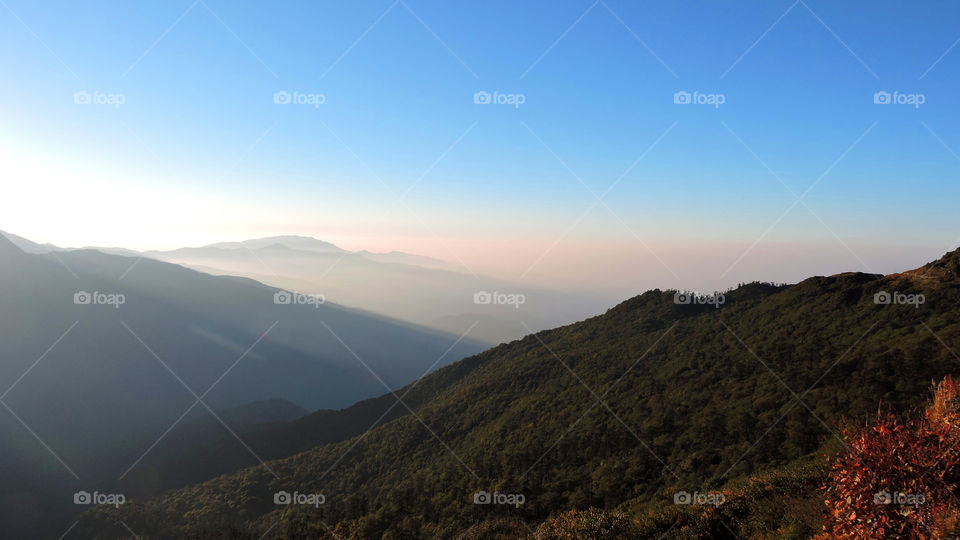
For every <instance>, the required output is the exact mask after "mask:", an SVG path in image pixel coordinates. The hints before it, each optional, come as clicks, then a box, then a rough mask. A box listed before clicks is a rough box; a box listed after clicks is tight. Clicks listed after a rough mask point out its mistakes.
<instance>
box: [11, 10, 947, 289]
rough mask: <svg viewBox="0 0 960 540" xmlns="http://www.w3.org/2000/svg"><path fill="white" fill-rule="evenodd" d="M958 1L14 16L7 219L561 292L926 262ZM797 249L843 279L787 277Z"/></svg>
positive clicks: (941, 179)
mask: <svg viewBox="0 0 960 540" xmlns="http://www.w3.org/2000/svg"><path fill="white" fill-rule="evenodd" d="M958 12H960V8H958V7H957V6H956V4H955V3H950V2H926V3H923V5H910V6H904V5H903V4H902V3H894V2H869V3H868V2H860V3H852V2H844V3H836V2H823V1H806V2H805V3H801V2H797V3H793V2H790V1H785V2H741V3H719V2H718V3H710V4H706V3H703V2H692V1H691V2H660V3H638V2H626V1H617V0H605V2H597V3H593V2H592V1H576V2H574V1H569V2H522V3H518V2H483V3H475V2H424V1H421V0H404V2H397V3H394V2H393V1H392V0H387V1H369V2H269V3H267V2H244V3H236V2H226V1H221V0H204V1H203V2H197V3H194V2H193V1H192V0H185V1H182V2H179V1H171V2H156V3H145V2H27V1H20V0H4V5H0V71H2V73H3V80H4V84H3V85H2V86H0V143H2V145H3V146H4V147H5V149H6V151H7V153H6V155H5V156H3V157H4V160H5V161H6V162H7V164H6V165H2V164H0V175H3V176H5V177H6V178H5V183H7V184H10V185H12V186H14V188H13V190H12V191H13V193H14V194H16V195H19V196H20V197H16V198H14V197H11V198H8V199H7V202H6V204H5V205H4V206H3V208H2V210H3V215H5V216H7V217H8V219H9V220H10V221H9V222H7V223H3V224H0V228H3V229H6V230H9V231H11V232H15V233H18V234H22V235H24V236H28V237H33V238H35V239H37V240H40V241H53V242H57V243H62V244H68V245H85V244H98V245H102V244H112V245H124V246H128V247H134V248H152V247H173V246H177V245H183V244H201V243H206V242H208V241H215V240H228V239H240V238H245V237H250V236H264V235H268V234H283V233H291V234H310V235H313V236H318V237H322V238H326V239H330V240H334V241H337V242H340V243H342V244H344V245H346V246H347V247H351V248H356V249H363V248H371V249H405V250H408V251H419V252H427V253H428V254H431V255H435V256H440V257H444V258H446V259H460V260H462V261H463V262H464V264H467V265H475V266H477V267H479V268H480V269H481V270H483V271H489V272H492V273H499V274H503V275H514V276H519V275H527V274H530V275H533V276H535V277H536V276H539V278H541V279H542V280H544V281H545V282H556V283H561V282H564V280H567V281H570V282H574V281H575V282H577V283H580V284H584V283H586V284H589V282H590V280H591V279H596V278H595V277H590V271H589V265H584V264H583V261H582V260H577V259H576V258H577V257H580V258H581V259H582V258H584V257H587V258H590V259H592V260H595V261H596V260H599V259H595V257H609V258H608V259H607V261H608V262H609V264H607V265H604V266H609V267H616V268H618V269H619V271H621V273H622V275H618V277H617V278H616V279H614V281H615V282H616V283H617V284H618V285H617V287H621V288H624V289H626V288H635V287H642V286H677V285H678V283H677V278H678V276H679V277H680V281H683V282H685V283H686V282H695V284H704V285H706V284H710V285H714V284H721V285H722V284H724V283H726V282H729V281H730V280H731V279H734V278H737V279H748V278H764V277H765V278H769V279H783V280H789V279H791V278H795V277H797V278H799V277H802V276H800V275H799V274H798V273H799V272H808V273H809V272H816V273H829V272H833V271H840V270H868V269H869V270H874V271H881V272H882V271H893V270H898V269H903V265H909V264H911V263H914V262H915V263H918V264H919V263H922V262H925V261H926V260H929V259H932V258H934V257H937V256H939V255H940V254H942V252H944V251H946V250H947V249H949V248H951V247H955V246H956V242H957V241H958V240H960V228H958V227H957V221H958V213H957V212H956V201H957V200H958V191H960V184H958V181H957V179H958V173H960V158H958V157H957V155H955V154H954V153H955V152H960V126H958V125H957V123H956V121H955V119H956V118H957V112H958V99H957V97H956V88H957V76H956V73H957V69H958V68H960V50H951V47H952V46H953V45H955V44H956V42H957V40H958V39H960V26H958V25H956V24H955V21H957V20H960V19H958V15H960V13H958ZM958 49H960V47H958ZM945 53H946V54H945ZM78 91H86V92H90V93H91V94H94V95H97V93H99V94H103V95H109V94H113V95H120V96H122V99H123V103H122V105H120V106H119V107H112V106H109V105H87V106H78V105H76V104H75V103H74V93H75V92H78ZM277 91H287V92H290V93H294V92H297V93H301V94H322V95H323V100H324V101H323V104H322V105H319V106H317V107H312V106H309V105H277V104H275V103H274V99H273V96H274V93H275V92H277ZM478 91H487V92H490V93H494V92H498V93H500V94H520V95H522V96H523V101H524V102H523V104H522V105H520V106H519V107H514V106H510V105H498V104H490V105H477V104H475V103H474V94H475V93H476V92H478ZM677 91H688V92H690V93H693V92H698V93H699V94H721V95H722V96H723V100H724V102H723V104H722V105H720V106H719V107H713V106H710V105H696V104H690V105H677V104H675V103H674V93H675V92H677ZM878 91H888V92H890V93H891V94H893V93H894V92H897V93H898V94H897V95H902V94H906V95H914V94H921V95H922V99H923V101H924V102H923V104H922V105H920V106H919V107H915V106H912V105H909V104H889V105H877V104H875V103H874V93H875V92H878ZM904 99H907V98H904ZM651 146H652V148H651ZM641 156H643V158H642V159H641V160H640V161H637V160H638V158H640V157H641ZM631 165H633V167H632V168H631ZM38 170H43V171H45V172H43V173H39V172H37V171H38ZM628 170H629V172H627V171H628ZM625 172H627V174H625V175H624V173H625ZM825 172H826V173H827V174H826V175H824V173H825ZM425 173H426V174H425ZM618 179H619V180H618ZM818 180H819V181H818ZM614 182H616V185H615V187H614V188H613V189H612V190H610V191H609V193H607V195H606V196H605V197H604V200H603V202H602V203H598V201H597V199H596V198H595V197H594V195H593V193H595V194H597V195H600V194H601V193H604V192H605V191H607V189H608V188H609V187H610V186H611V185H612V184H614ZM411 185H413V187H412V188H410V190H409V192H408V193H407V194H406V196H405V197H404V198H403V200H402V202H401V203H395V199H396V196H397V195H399V194H401V193H403V192H404V191H405V190H407V189H408V187H409V186H411ZM811 186H814V187H813V189H811V190H810V192H809V193H808V194H807V195H806V196H805V198H804V203H799V204H797V205H795V206H793V208H792V210H790V212H789V213H786V212H787V210H788V209H790V208H791V205H793V203H794V202H795V201H796V199H795V197H794V196H793V195H792V194H791V192H790V191H791V190H792V191H793V192H794V193H796V194H797V195H799V194H801V193H803V192H805V191H806V190H807V189H808V188H810V187H811ZM87 188H89V189H87ZM591 192H592V193H591ZM51 200H56V202H55V203H54V204H50V203H51ZM14 201H16V202H14ZM595 203H596V206H594V207H593V209H592V210H590V211H589V213H587V214H586V215H585V217H582V218H581V216H584V213H585V212H586V211H587V210H588V208H590V207H591V206H592V205H594V204H595ZM100 206H104V207H107V208H109V209H110V210H109V211H106V212H103V213H101V214H99V215H96V216H94V215H92V214H91V212H89V211H86V210H84V208H97V207H100ZM78 207H79V208H78ZM785 213H786V215H784V214H785ZM118 221H120V222H122V223H123V224H124V226H122V227H118V226H117V222H118ZM758 239H760V240H759V243H758V244H756V246H757V247H753V248H751V246H754V245H755V244H754V243H755V242H757V241H758ZM788 246H793V247H788ZM796 246H803V249H808V250H811V251H810V254H811V255H810V256H809V257H804V260H805V261H808V262H809V261H815V262H809V264H807V265H805V266H796V265H790V266H789V267H786V268H780V267H778V266H777V260H778V258H779V257H781V256H782V253H783V250H787V251H790V252H792V253H796ZM765 248H769V250H768V251H765ZM778 249H779V250H780V251H778ZM591 250H593V251H591ZM697 250H701V251H700V252H702V253H707V252H709V254H710V255H709V257H710V258H711V259H712V260H715V261H716V265H715V266H716V268H713V267H711V268H710V270H709V271H704V272H706V273H705V274H700V273H698V271H697V268H701V267H702V266H703V264H702V261H698V260H697V256H696V253H697ZM748 250H749V252H748V253H747V255H746V256H745V257H743V258H742V259H741V258H740V257H741V255H742V254H743V253H744V252H747V251H748ZM651 251H652V252H653V253H651ZM891 251H892V252H896V253H900V254H902V255H901V256H896V253H894V254H891ZM497 253H503V254H505V256H503V257H498V256H497ZM765 258H766V259H765ZM657 259H661V260H657ZM734 261H740V262H737V267H738V268H737V270H736V271H734V272H727V273H725V274H724V275H723V277H722V278H721V277H719V274H720V273H721V272H720V271H721V270H724V269H729V267H730V265H731V264H732V263H734ZM531 265H534V266H537V269H536V271H534V272H530V267H531ZM581 266H582V267H584V268H585V269H580V268H581ZM581 274H582V275H581ZM638 274H643V275H644V276H645V278H644V279H635V278H634V277H631V276H636V275H638ZM771 274H775V275H771Z"/></svg>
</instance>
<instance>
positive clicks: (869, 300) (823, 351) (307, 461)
mask: <svg viewBox="0 0 960 540" xmlns="http://www.w3.org/2000/svg"><path fill="white" fill-rule="evenodd" d="M958 270H960V253H956V252H955V253H952V254H949V255H948V256H947V257H945V258H944V259H941V260H940V261H938V262H937V263H936V264H935V265H933V266H930V267H929V268H926V269H922V270H921V271H920V272H914V273H907V274H901V275H896V276H888V277H886V278H883V279H878V276H871V275H866V274H844V275H838V276H833V277H827V278H822V277H820V278H811V279H808V280H806V281H804V282H802V283H799V284H797V285H794V286H791V287H787V288H782V289H781V288H777V287H772V286H764V285H756V284H755V285H748V286H745V287H742V288H740V289H738V290H737V291H735V292H733V293H730V294H728V295H727V304H726V305H725V306H724V307H723V308H721V309H718V310H715V309H712V308H707V307H705V308H699V307H695V306H677V305H674V303H673V301H672V300H673V295H672V293H671V292H660V291H651V292H648V293H645V294H643V295H641V296H639V297H636V298H633V299H631V300H629V301H627V302H624V303H623V304H621V305H619V306H617V307H616V308H614V309H611V310H610V311H608V312H607V313H606V314H604V315H602V316H599V317H595V318H593V319H590V320H587V321H584V322H581V323H577V324H574V325H570V326H567V327H563V328H558V329H555V330H550V331H545V332H541V333H539V334H537V335H536V336H528V337H526V338H524V339H523V340H521V341H517V342H514V343H511V344H507V345H503V346H500V347H496V348H494V349H492V350H490V351H487V352H485V353H483V354H481V355H478V356H476V357H473V358H471V359H468V360H465V361H464V362H463V363H462V365H461V364H457V365H454V366H451V367H449V368H447V369H446V370H441V371H440V372H438V373H437V374H435V375H432V376H431V377H435V378H437V380H439V378H442V377H447V378H448V382H447V384H445V385H438V386H437V393H436V397H434V398H433V399H431V400H429V401H427V402H425V403H424V404H423V405H422V406H421V407H419V408H418V409H417V416H418V417H414V416H411V415H407V416H404V417H401V418H397V419H395V420H393V421H391V422H389V423H387V424H385V425H382V426H380V427H378V428H376V429H375V430H373V431H371V432H370V433H369V434H367V435H366V436H364V437H361V438H355V439H351V440H347V441H344V442H341V443H337V444H330V445H326V446H321V447H317V448H314V449H312V450H310V451H307V452H304V453H301V454H298V455H296V456H292V457H289V458H286V459H282V460H278V461H273V462H271V463H270V464H269V465H270V468H271V469H272V470H273V471H275V472H276V473H277V475H278V476H279V479H277V478H275V477H274V476H273V475H272V474H271V473H270V472H268V471H267V470H266V468H264V467H262V466H260V467H254V468H250V469H245V470H242V471H239V472H237V473H235V474H231V475H226V476H222V477H219V478H217V479H214V480H211V481H208V482H206V483H204V484H200V485H195V486H190V487H187V488H184V489H181V490H178V491H174V492H171V493H169V494H166V495H164V496H162V497H159V498H156V499H153V500H150V501H147V502H145V503H134V504H128V505H126V506H124V507H123V508H121V509H120V510H119V511H116V510H107V509H102V508H99V509H95V510H94V511H92V512H90V513H88V514H87V515H86V516H85V517H84V519H83V520H81V523H80V524H79V525H78V527H77V530H78V532H80V533H82V534H81V535H84V534H85V535H87V536H97V535H98V534H102V535H104V536H105V537H112V536H113V532H111V529H110V527H112V526H113V523H115V521H116V519H118V518H121V519H123V520H124V522H125V523H127V524H128V525H129V526H130V527H131V528H132V529H133V530H134V531H136V532H137V533H138V534H140V535H143V536H146V537H184V536H189V535H191V534H194V535H197V536H198V537H199V536H209V535H212V534H214V532H216V533H218V534H222V535H223V537H232V538H248V537H249V538H257V537H259V536H260V535H261V534H263V533H265V532H267V531H269V533H268V537H273V536H277V537H303V536H319V535H321V534H324V532H325V531H327V527H330V528H338V532H339V533H348V532H349V533H352V534H354V535H356V536H359V537H377V538H379V537H381V536H383V537H387V538H411V537H452V536H455V535H456V534H458V533H460V532H462V531H464V530H466V529H468V528H469V527H471V526H473V525H475V524H476V523H479V522H495V520H497V519H500V518H503V519H507V520H510V519H517V518H519V519H523V520H525V521H527V522H528V523H530V527H531V529H532V528H533V526H534V524H535V523H536V522H539V521H542V520H543V519H546V518H548V517H549V516H551V515H555V514H557V513H558V512H560V511H563V510H566V509H571V508H588V507H591V506H593V507H601V508H603V507H606V508H613V507H616V506H618V505H621V504H623V503H626V502H629V501H633V506H636V504H637V503H636V501H648V502H649V503H650V504H652V505H658V504H662V503H664V502H665V499H666V497H667V494H669V493H672V491H673V490H676V489H686V490H687V491H693V490H697V489H700V490H703V489H707V488H712V487H719V486H722V485H725V484H727V483H728V482H730V481H732V480H733V481H736V480H743V479H745V478H747V477H749V476H751V475H754V474H755V473H757V471H759V470H761V469H764V468H771V467H780V466H786V465H788V464H790V463H791V462H793V461H795V460H797V459H798V458H802V457H804V456H808V455H809V454H810V453H811V452H815V451H816V450H817V449H818V448H820V447H821V446H822V445H823V444H824V443H825V441H826V440H827V439H829V438H831V437H832V434H831V429H832V427H833V426H834V425H835V423H836V422H838V421H839V420H840V419H841V417H842V416H846V417H848V418H862V417H863V416H864V415H866V414H868V413H869V412H870V411H875V410H876V408H877V404H878V403H879V402H883V403H886V404H888V405H889V406H892V407H894V408H897V409H902V408H908V407H914V406H917V405H919V404H920V403H922V402H923V400H924V399H925V398H926V397H927V392H926V391H927V388H928V386H929V384H930V381H931V380H932V379H934V378H939V377H941V376H942V375H944V374H946V373H950V372H951V371H955V370H956V368H957V361H956V358H955V357H954V356H953V355H952V353H950V352H949V351H948V350H947V349H946V348H945V347H944V346H943V345H942V344H941V343H940V342H939V340H938V338H937V337H935V336H934V335H933V333H931V332H930V331H928V330H927V327H929V328H930V329H931V330H932V331H933V332H935V333H936V335H937V336H938V337H939V338H940V339H942V340H943V341H944V342H945V343H947V344H951V343H952V344H956V343H960V305H958V301H957V300H958V298H960V294H958V291H960V282H958V280H957V274H958ZM880 290H888V291H890V290H898V291H901V292H922V293H923V294H925V295H926V303H925V304H924V305H922V306H921V307H920V308H919V309H915V308H913V307H909V306H877V305H875V304H874V303H873V294H874V293H875V292H878V291H880ZM658 340H659V341H658ZM651 347H652V349H651ZM851 347H852V348H851ZM648 349H650V352H649V353H648V354H646V355H645V352H646V351H647V350H648ZM635 363H636V364H635ZM564 364H566V365H567V366H569V368H570V369H571V370H572V371H573V372H574V373H576V375H573V374H571V372H570V371H568V369H567V367H565V366H564ZM634 364H635V365H634ZM764 364H765V365H766V366H767V367H769V369H768V368H767V367H765V366H764ZM466 366H469V367H470V369H466ZM631 366H633V367H632V369H631ZM456 370H463V376H462V377H450V373H453V372H455V371H456ZM628 370H629V373H627V374H626V376H624V373H625V372H627V371H628ZM621 377H622V379H621ZM578 379H579V380H578ZM429 380H430V378H428V380H427V381H425V384H430V383H429ZM580 380H582V381H583V383H585V385H586V386H589V388H590V389H592V390H593V392H591V391H590V390H588V389H587V388H586V387H585V386H584V384H581V382H580ZM611 385H613V386H612V389H610V390H609V393H607V391H608V389H609V388H610V387H611ZM784 385H786V386H788V387H789V388H790V390H788V389H787V388H785V387H784ZM811 387H812V388H811ZM808 388H811V389H810V391H809V392H808V393H807V392H806V390H807V389H808ZM791 390H792V392H795V393H796V394H797V395H802V396H803V402H804V404H797V403H795V402H794V398H793V395H792V394H791ZM594 394H597V395H604V399H603V402H604V404H603V405H599V404H597V400H596V398H595V397H594ZM608 408H609V409H608ZM611 411H612V412H611ZM613 413H616V417H615V416H614V414H613ZM817 417H819V419H818V418H817ZM618 418H619V419H618ZM421 419H422V421H423V423H421V422H420V420H421ZM821 419H822V420H823V422H824V423H825V424H826V425H824V423H821ZM424 424H426V426H429V429H428V428H426V427H425V426H424ZM438 438H439V439H440V441H443V442H442V443H441V442H439V441H438V440H437V439H438ZM558 440H559V442H558ZM471 471H472V472H471ZM474 474H475V475H476V476H474ZM281 489H283V490H287V491H293V490H299V491H301V492H322V493H324V494H325V495H326V497H327V504H326V505H325V506H324V507H323V508H321V509H320V510H317V509H314V508H313V507H296V506H281V507H278V506H275V505H274V504H273V498H272V494H273V493H274V492H275V491H278V490H281ZM479 489H486V490H493V489H498V490H499V491H501V492H508V493H523V494H525V496H526V500H527V502H526V504H525V505H524V506H522V507H521V508H519V509H514V508H512V507H504V506H497V505H492V506H476V505H473V504H472V494H473V493H474V492H475V491H477V490H479ZM666 502H668V501H666ZM628 506H629V504H628ZM342 535H344V536H346V534H342Z"/></svg>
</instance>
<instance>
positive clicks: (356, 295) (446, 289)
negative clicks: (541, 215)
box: [143, 236, 609, 344]
mask: <svg viewBox="0 0 960 540" xmlns="http://www.w3.org/2000/svg"><path fill="white" fill-rule="evenodd" d="M143 256H145V257H150V258H153V259H157V260H162V261H166V262H171V263H176V264H180V265H183V266H186V267H189V268H194V269H197V270H201V271H203V272H208V273H211V274H218V275H236V276H243V277H249V278H252V279H256V280H257V281H260V282H263V283H266V284H269V285H273V286H275V287H283V288H288V289H292V290H296V291H301V292H306V293H311V294H318V295H323V296H324V297H325V298H326V299H328V300H330V301H333V302H337V303H339V304H342V305H347V306H351V307H355V308H359V309H364V310H368V311H372V312H374V313H378V314H382V315H387V316H389V317H394V318H397V319H401V320H405V321H410V322H413V323H416V324H421V325H424V326H429V327H431V328H436V329H439V330H443V331H446V332H449V333H452V334H455V335H462V334H464V333H466V332H467V331H469V335H470V336H471V337H473V338H475V339H479V340H482V341H485V342H487V343H491V344H496V343H501V342H507V341H512V340H514V339H517V338H519V337H521V336H524V335H526V334H528V333H529V332H530V331H535V330H542V329H544V328H550V327H553V326H558V325H561V324H568V323H571V322H574V321H577V320H580V319H583V318H584V317H587V316H590V315H594V314H596V313H599V312H601V311H602V310H603V309H604V308H605V307H606V306H607V305H609V301H608V300H606V299H602V298H591V297H588V296H586V295H583V294H572V293H567V292H562V291H554V290H549V289H545V288H543V287H536V286H531V285H529V284H526V283H520V282H510V281H506V280H502V279H496V278H491V277H486V276H475V275H472V274H471V273H470V272H468V271H467V270H466V269H464V268H460V267H456V266H453V265H451V264H449V263H447V262H445V261H441V260H438V259H433V258H429V257H423V256H420V255H412V254H409V253H402V252H396V251H394V252H389V253H371V252H369V251H357V252H351V251H346V250H343V249H341V248H339V247H337V246H335V245H333V244H331V243H329V242H324V241H322V240H317V239H315V238H309V237H302V236H277V237H271V238H261V239H257V240H247V241H244V242H224V243H219V244H212V245H209V246H205V247H200V248H182V249H176V250H173V251H148V252H145V253H143ZM484 293H489V294H491V295H492V294H493V293H501V294H500V297H502V298H506V297H507V296H506V295H521V296H522V299H523V301H522V303H497V301H496V300H492V301H491V302H489V303H477V302H476V301H475V295H477V294H481V295H482V294H484Z"/></svg>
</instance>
